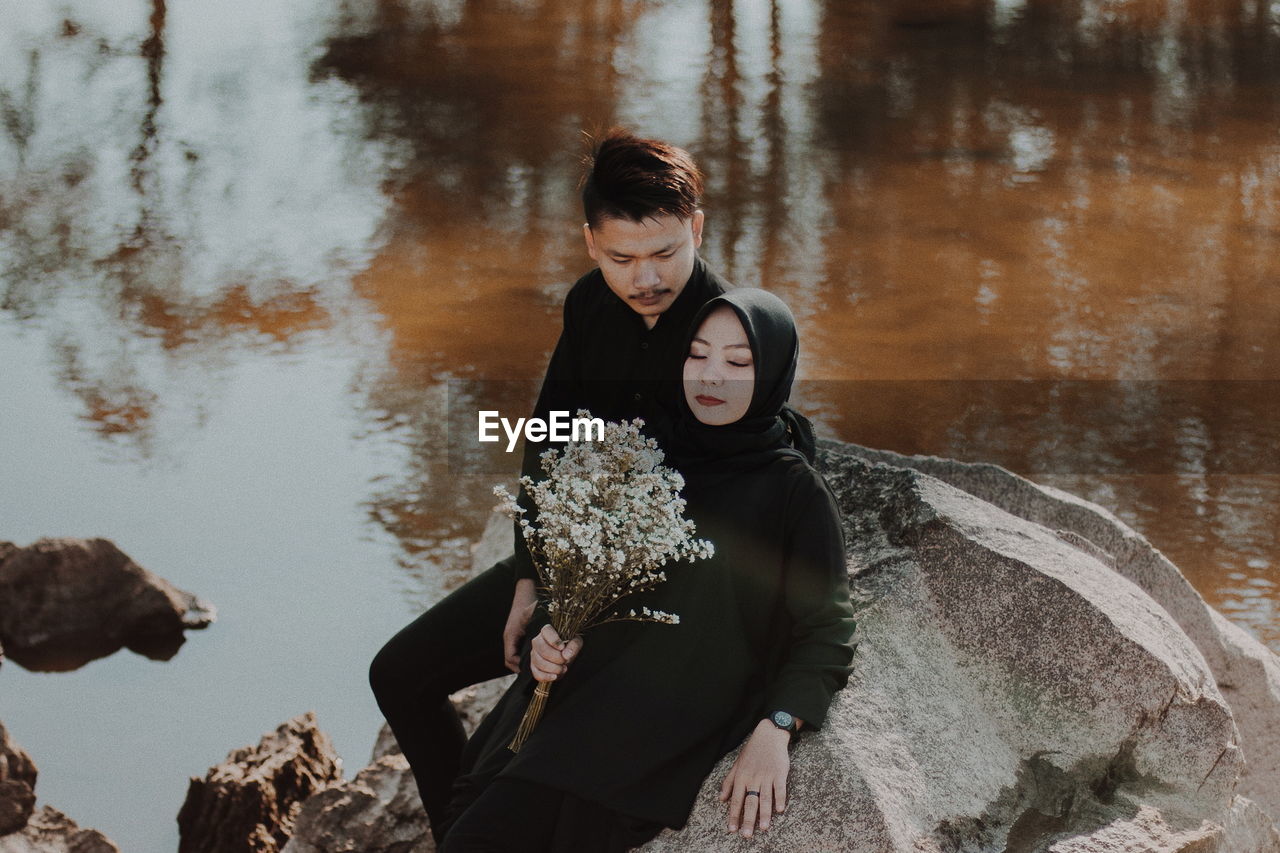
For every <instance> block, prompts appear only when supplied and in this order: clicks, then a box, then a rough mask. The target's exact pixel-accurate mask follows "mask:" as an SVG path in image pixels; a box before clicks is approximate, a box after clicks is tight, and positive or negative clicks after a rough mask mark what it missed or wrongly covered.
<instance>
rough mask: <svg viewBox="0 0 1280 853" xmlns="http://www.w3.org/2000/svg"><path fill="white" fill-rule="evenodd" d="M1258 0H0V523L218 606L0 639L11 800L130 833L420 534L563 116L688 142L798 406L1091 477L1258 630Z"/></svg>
mask: <svg viewBox="0 0 1280 853" xmlns="http://www.w3.org/2000/svg"><path fill="white" fill-rule="evenodd" d="M1277 82H1280V13H1278V12H1277V11H1276V8H1275V7H1272V6H1269V5H1267V4H1263V3H1256V2H1240V0H1235V2H1225V1H1224V2H1187V1H1186V0H1184V2H1180V3H1172V4H1170V3H1163V2H1161V3H1155V2H1126V3H1108V4H1102V3H1094V2H1086V0H1081V2H1075V3H1071V2H1061V3H1056V2H1055V3H1047V2H1016V0H999V2H986V3H980V2H964V0H935V2H925V0H916V2H893V3H872V2H843V1H842V2H837V0H827V2H819V0H797V2H788V3H781V2H775V3H770V2H764V1H763V0H759V2H757V0H736V2H726V0H705V2H691V3H676V2H668V3H662V2H622V0H577V2H563V1H562V2H554V0H546V2H542V3H531V2H518V1H517V0H512V2H507V3H497V2H474V1H472V2H469V1H468V0H452V1H451V2H450V0H437V2H430V0H402V1H401V2H391V0H381V2H378V3H376V4H354V3H344V2H341V0H331V2H327V3H326V2H320V3H303V2H299V0H268V2H255V3H248V2H232V3H222V4H217V7H216V8H213V7H210V6H208V4H197V3H192V2H188V1H187V0H178V2H175V0H152V2H124V3H118V4H115V5H114V6H112V8H111V11H110V12H109V13H108V12H106V11H102V10H100V9H98V8H97V7H95V6H94V5H93V4H88V3H82V2H67V3H62V4H58V5H54V4H48V3H39V2H37V3H23V2H19V0H0V126H2V127H3V132H0V270H2V271H3V273H2V275H3V279H2V280H0V400H4V401H5V404H4V406H3V407H0V436H3V439H4V440H3V441H2V442H0V538H4V539H8V540H12V541H15V542H17V543H18V544H22V545H25V544H28V543H30V542H31V541H33V540H35V539H36V538H38V537H40V536H46V535H72V536H93V535H101V536H106V537H109V538H111V539H113V540H114V541H115V542H116V543H117V544H119V545H120V547H121V548H123V549H124V550H125V551H126V552H127V553H129V554H130V555H131V556H133V557H134V558H135V559H136V560H138V561H139V562H140V563H142V564H143V565H145V566H147V567H148V568H150V569H152V570H153V571H156V572H157V573H159V574H161V575H163V576H165V577H167V578H169V579H170V580H172V581H173V582H174V583H176V584H177V585H179V586H181V587H183V588H185V589H188V590H191V591H192V592H195V593H197V594H199V595H201V596H204V597H206V598H208V599H209V600H210V601H212V602H213V603H214V604H216V605H217V606H218V608H219V614H220V618H219V621H218V623H217V624H216V625H214V626H212V627H211V628H209V629H208V630H207V631H204V632H201V633H193V634H191V635H189V639H188V642H187V644H186V645H185V646H184V647H183V648H182V650H181V651H180V652H179V653H178V655H177V656H176V657H175V658H174V659H173V660H172V661H170V662H167V663H156V662H152V661H148V660H145V659H143V658H140V657H138V656H137V655H133V654H130V653H128V652H123V653H119V654H116V655H114V656H112V657H110V658H106V659H103V660H99V661H96V662H94V663H91V664H89V665H87V666H86V667H84V668H82V669H81V670H78V671H76V672H73V673H62V674H48V673H29V672H26V671H24V670H22V669H21V668H20V667H18V666H16V665H14V664H13V663H12V662H6V664H5V665H4V666H3V667H2V668H0V719H3V720H4V721H5V723H6V725H7V726H8V727H9V729H10V732H11V734H12V735H13V736H14V737H15V739H16V740H17V741H18V742H19V743H20V744H22V745H23V746H24V747H25V748H27V749H28V751H30V752H31V754H32V755H33V757H34V758H35V760H36V762H37V764H38V765H39V767H40V771H41V776H40V782H39V787H38V791H37V793H38V796H39V797H40V800H41V802H44V803H49V804H52V805H55V806H56V807H58V808H60V809H62V810H64V811H66V812H67V813H68V814H70V815H71V816H72V817H73V818H75V819H76V820H78V821H80V822H81V823H82V824H84V825H89V826H94V827H97V828H99V829H101V830H103V831H104V832H106V833H107V835H108V836H110V837H111V838H112V839H113V840H115V841H116V842H117V843H119V844H120V845H121V848H122V849H123V850H126V851H162V850H172V849H174V847H175V846H176V843H177V830H176V824H175V823H174V817H175V816H176V814H177V811H178V807H179V806H180V804H181V801H182V797H183V795H184V794H185V787H186V785H185V779H186V777H188V776H191V775H201V774H203V772H204V771H205V769H206V768H207V767H208V766H209V765H211V764H213V763H215V762H216V761H218V760H220V759H221V758H222V757H223V756H224V755H225V754H226V752H227V751H228V750H230V749H231V748H233V747H236V746H239V745H242V744H245V743H250V742H254V741H256V739H257V738H258V737H259V735H260V734H261V733H263V732H265V731H267V730H269V729H271V728H274V727H275V726H276V725H278V724H279V723H280V722H281V721H283V720H284V719H286V718H288V717H290V716H293V715H294V714H297V713H300V712H302V711H304V710H307V709H312V708H313V709H316V710H317V711H318V713H319V717H320V722H321V724H322V726H324V728H325V729H326V730H327V731H329V732H330V733H331V734H332V735H333V736H334V739H335V741H336V743H337V746H338V748H339V750H340V751H341V752H342V754H343V755H344V757H345V758H346V759H347V763H348V768H349V769H350V768H353V767H359V766H362V765H363V764H364V762H365V760H366V757H367V754H368V750H369V749H370V747H371V746H372V741H373V736H374V733H375V731H376V728H377V725H378V715H377V710H376V707H375V706H374V705H373V701H372V698H371V696H370V695H369V693H368V690H367V686H366V685H365V667H366V665H367V662H368V660H369V659H370V657H371V656H372V654H373V653H374V652H375V651H376V649H377V648H378V647H379V645H380V644H381V642H382V641H383V640H385V639H386V637H388V636H389V635H390V634H391V633H393V632H394V631H395V630H396V629H397V628H398V627H399V626H400V625H402V624H403V623H404V622H406V621H408V620H409V619H410V618H411V617H412V616H413V615H414V614H415V613H417V612H418V611H419V610H420V609H421V608H422V607H424V606H425V605H426V604H428V603H429V602H431V601H434V600H436V599H437V598H439V597H440V595H441V594H442V593H443V591H445V590H447V589H449V588H451V587H452V586H454V585H456V584H457V583H458V582H460V580H461V579H462V577H463V576H464V574H465V570H466V565H467V562H468V557H469V550H468V546H469V543H470V542H471V541H472V540H473V539H474V537H475V536H476V535H478V533H479V531H480V530H481V529H482V527H483V524H484V520H485V513H486V512H487V509H488V507H489V506H490V505H491V504H492V502H493V501H492V499H491V497H490V495H489V494H488V489H489V487H490V486H491V485H492V484H493V483H494V482H495V481H498V480H502V479H506V478H507V474H505V473H501V472H502V471H503V470H504V469H502V468H501V463H502V460H499V464H498V466H496V468H495V466H494V465H493V463H492V460H490V461H489V462H486V463H483V464H481V463H479V462H477V461H475V460H474V459H471V457H468V456H466V455H465V454H463V455H462V456H459V455H458V454H457V453H454V454H449V453H447V452H445V448H447V447H448V446H449V440H450V436H451V432H450V429H449V426H450V423H451V421H452V423H453V425H454V427H455V430H454V433H453V434H454V435H455V436H456V427H457V425H458V421H459V418H463V419H465V417H466V415H467V413H468V412H471V411H473V410H474V408H475V407H476V404H477V403H478V402H479V401H481V400H491V399H493V398H494V397H495V396H496V397H499V398H501V399H502V400H503V401H504V403H503V406H502V407H503V408H515V409H518V408H519V407H520V406H521V405H523V404H524V403H523V402H522V401H525V400H527V397H528V393H529V391H528V388H529V385H528V382H527V381H517V382H499V381H498V380H529V379H532V378H536V377H537V376H539V375H540V373H541V370H542V367H543V365H544V364H545V359H546V357H547V355H548V353H549V351H550V348H551V346H552V344H553V343H554V340H555V335H556V333H557V330H558V320H559V305H560V301H561V299H562V297H563V293H564V290H565V286H566V284H567V283H568V282H570V281H572V280H573V279H574V278H576V277H577V276H578V275H579V274H580V273H581V272H583V271H585V270H586V269H587V268H588V266H589V260H588V259H587V258H586V255H585V252H584V250H583V247H582V244H581V238H580V236H579V232H578V228H579V223H580V216H581V214H580V211H579V210H578V208H577V201H576V198H575V190H574V187H575V183H576V179H577V170H578V160H579V157H580V156H581V153H582V146H581V140H580V136H581V133H582V132H583V130H584V129H585V130H591V129H594V128H601V127H605V126H608V125H609V124H613V123H621V124H626V125H629V126H632V127H635V128H636V129H638V130H640V131H642V132H644V133H647V134H651V135H655V136H659V137H664V138H667V139H670V140H672V141H674V142H676V143H678V144H681V145H684V146H686V147H687V148H689V149H690V150H691V151H693V152H694V154H695V155H696V156H697V157H698V159H699V162H700V163H701V164H702V166H703V168H704V170H705V171H706V173H707V176H708V193H707V198H706V205H705V207H706V211H707V217H708V219H707V242H706V244H705V245H704V247H703V251H704V256H705V257H706V258H707V259H708V261H709V262H710V263H711V264H712V265H713V266H715V267H716V268H717V269H718V270H720V271H721V272H722V273H724V274H726V275H727V276H728V277H729V278H731V279H732V280H734V281H736V282H737V283H739V284H744V285H757V286H766V287H768V288H770V289H772V290H774V291H776V292H778V293H779V294H780V295H782V296H783V297H784V298H785V299H787V300H788V302H789V303H790V304H791V305H792V307H793V308H794V309H795V311H796V314H797V316H798V318H799V321H800V323H801V333H802V341H803V354H802V364H801V375H802V380H803V382H802V384H801V386H800V388H799V398H800V403H801V407H802V408H803V409H804V410H806V411H808V412H810V413H812V415H813V416H814V417H815V420H816V421H817V422H818V424H819V426H820V428H821V430H822V432H823V433H824V434H826V435H833V436H837V437H841V438H845V439H848V440H853V441H858V442H860V443H864V444H869V445H872V446H878V447H889V448H892V449H897V450H902V451H907V452H929V453H938V454H943V455H951V456H956V457H959V458H965V459H990V460H994V461H999V462H1001V463H1002V464H1005V465H1007V466H1008V467H1010V468H1012V469H1013V470H1017V471H1020V472H1022V473H1025V474H1028V475H1030V476H1032V477H1034V478H1036V479H1040V480H1042V481H1045V482H1051V483H1054V484H1056V485H1061V486H1063V487H1066V488H1070V489H1072V490H1074V491H1077V492H1078V493H1081V494H1083V495H1085V496H1086V497H1089V498H1091V499H1093V500H1097V501H1098V502H1100V503H1102V504H1103V505H1105V506H1108V507H1110V508H1111V509H1113V510H1114V511H1116V512H1117V513H1118V514H1119V515H1120V516H1121V517H1122V518H1124V519H1125V520H1126V521H1128V522H1129V523H1130V524H1132V525H1134V526H1135V527H1136V528H1138V529H1139V530H1141V531H1143V532H1144V533H1146V534H1147V535H1148V536H1149V538H1151V540H1152V541H1153V542H1154V543H1155V544H1156V545H1157V546H1158V547H1159V548H1161V549H1162V550H1163V551H1165V552H1166V553H1167V554H1168V555H1169V556H1170V557H1171V558H1172V559H1174V561H1175V562H1177V563H1178V564H1179V565H1180V566H1181V567H1182V568H1183V570H1184V571H1185V572H1186V573H1187V575H1188V577H1189V578H1190V579H1191V581H1192V583H1193V584H1195V586H1196V587H1197V589H1199V590H1200V591H1201V593H1202V594H1203V595H1204V596H1205V597H1206V598H1207V599H1208V600H1210V601H1211V602H1213V603H1214V604H1215V605H1217V606H1218V607H1219V608H1221V609H1222V610H1223V612H1225V613H1227V614H1228V615H1229V616H1230V617H1231V618H1233V619H1235V620H1236V621H1238V622H1240V623H1241V624H1244V625H1245V626H1246V627H1248V628H1250V629H1251V630H1252V631H1254V632H1255V633H1256V634H1258V635H1259V636H1260V637H1262V638H1263V639H1264V640H1265V641H1267V642H1268V643H1269V644H1270V645H1271V646H1272V648H1276V649H1280V618H1277V613H1276V610H1277V603H1278V602H1280V591H1277V588H1276V584H1277V582H1280V572H1278V570H1277V561H1278V560H1280V549H1278V548H1277V546H1276V541H1275V530H1276V529H1277V525H1278V523H1280V510H1278V509H1277V507H1278V506H1280V467H1277V456H1276V453H1275V448H1276V446H1277V444H1278V442H1277V435H1276V427H1275V423H1276V418H1275V415H1276V408H1277V407H1278V406H1280V394H1277V393H1276V392H1277V390H1280V386H1278V385H1277V384H1276V383H1277V381H1280V336H1277V335H1276V334H1275V330H1276V329H1277V328H1280V298H1277V296H1276V294H1275V284H1276V282H1277V281H1280V251H1277V247H1278V246H1280V131H1277V128H1280V121H1278V119H1280V86H1277V85H1276V84H1277Z"/></svg>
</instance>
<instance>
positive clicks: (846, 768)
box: [645, 454, 1280, 853]
mask: <svg viewBox="0 0 1280 853" xmlns="http://www.w3.org/2000/svg"><path fill="white" fill-rule="evenodd" d="M825 462H826V465H825V468H826V473H827V476H828V479H829V481H830V482H831V484H832V486H833V488H834V489H835V491H836V493H837V495H838V497H839V500H840V505H841V509H842V511H843V514H844V517H845V520H846V524H847V535H848V542H849V548H850V563H851V568H852V570H853V574H852V578H851V579H852V583H853V594H854V597H855V600H856V601H857V602H858V603H859V605H860V610H859V614H858V619H859V629H858V637H857V639H858V643H859V645H858V654H857V657H856V672H855V677H854V679H853V680H852V681H851V683H850V685H849V687H848V688H847V689H846V690H844V691H843V692H841V693H840V694H839V695H838V696H837V699H836V702H835V706H834V707H833V709H832V712H831V715H830V717H829V719H828V723H827V725H826V726H825V727H824V729H823V730H822V731H820V732H816V733H810V734H808V735H805V736H803V737H802V738H800V740H799V742H798V743H797V745H796V747H795V749H794V753H793V768H792V777H791V803H790V808H789V809H788V811H787V814H786V815H784V816H782V818H780V819H779V820H778V821H777V823H776V824H775V826H774V828H773V829H772V830H771V831H770V832H768V833H765V834H763V835H760V836H758V837H757V838H756V839H755V841H754V842H753V846H754V849H758V850H776V851H792V850H841V851H867V853H871V851H876V853H882V851H912V853H919V851H939V852H940V851H987V850H991V851H1001V850H1009V851H1055V853H1067V851H1070V853H1101V851H1112V850H1135V851H1136V850H1141V851H1164V850H1168V851H1187V853H1190V851H1193V850H1194V851H1196V853H1210V851H1218V852H1219V853H1252V852H1253V851H1280V835H1277V834H1276V832H1275V829H1274V828H1273V826H1272V821H1271V819H1270V818H1269V817H1268V816H1267V815H1266V814H1264V813H1263V812H1261V811H1260V810H1259V809H1258V807H1257V806H1256V805H1254V804H1253V803H1252V802H1251V801H1249V800H1247V799H1245V798H1243V797H1240V796H1238V795H1237V793H1236V789H1237V786H1238V784H1239V780H1240V777H1241V774H1242V771H1243V766H1244V761H1243V756H1242V754H1241V750H1240V748H1239V738H1238V733H1237V729H1236V726H1235V722H1234V718H1233V716H1232V712H1231V708H1230V706H1229V705H1228V703H1227V701H1226V700H1225V699H1224V697H1223V695H1222V692H1221V691H1220V690H1219V689H1218V687H1217V684H1216V683H1215V680H1214V677H1213V673H1212V672H1211V670H1210V668H1209V666H1208V664H1207V663H1206V662H1205V659H1204V656H1203V655H1202V654H1201V652H1200V651H1199V649H1198V648H1197V647H1196V645H1195V644H1194V643H1193V642H1192V641H1191V639H1190V638H1189V637H1188V636H1187V634H1186V633H1185V632H1184V631H1183V630H1182V629H1181V628H1180V626H1179V625H1178V623H1177V622H1176V621H1175V620H1174V619H1173V618H1172V617H1171V616H1170V615H1169V613H1168V612H1167V611H1166V610H1165V609H1164V608H1163V607H1161V606H1160V605H1159V604H1158V603H1157V602H1156V601H1155V600H1154V599H1153V598H1152V597H1151V596H1150V595H1148V594H1147V593H1146V592H1144V591H1143V589H1142V588H1140V587H1139V586H1138V585H1137V584H1135V583H1133V582H1132V581H1130V580H1128V579H1126V578H1124V577H1122V576H1121V575H1120V574H1118V573H1117V572H1116V571H1114V570H1113V568H1112V566H1111V565H1110V564H1109V562H1110V561H1109V560H1108V559H1107V556H1106V554H1105V553H1104V552H1103V551H1102V550H1101V549H1100V548H1098V547H1095V546H1094V545H1093V544H1092V543H1091V542H1090V541H1087V540H1085V539H1083V538H1081V537H1079V536H1066V537H1063V536H1060V535H1058V534H1057V533H1056V532H1055V530H1054V529H1051V528H1049V527H1046V526H1045V525H1043V524H1038V523H1034V522H1032V521H1029V520H1027V519H1025V518H1019V517H1018V516H1016V515H1013V514H1011V513H1009V512H1006V511H1004V510H1002V509H1000V508H998V507H996V506H994V505H992V504H991V503H988V502H986V501H983V500H979V499H977V498H975V497H974V496H973V495H971V494H968V493H966V492H963V491H961V490H959V489H957V488H955V487H952V486H950V485H948V484H946V483H943V482H941V481H940V480H938V479H935V478H933V477H930V476H927V475H924V474H922V473H920V472H918V471H915V470H910V469H908V468H901V467H888V466H886V465H873V464H869V463H868V462H867V461H865V460H862V459H858V458H856V457H854V456H852V455H845V454H837V455H832V456H829V457H828V458H827V459H826V460H825ZM1062 526H1063V525H1054V527H1055V528H1056V527H1062ZM1274 724H1275V720H1274V718H1273V725H1274ZM733 758H734V756H733V755H730V756H728V757H726V759H725V760H724V761H723V762H722V763H721V765H720V766H719V767H718V768H716V770H715V771H714V772H713V773H712V774H711V776H710V777H709V778H708V780H707V783H706V784H705V785H704V786H703V790H702V792H701V794H700V796H699V801H698V804H697V806H696V808H695V810H694V813H693V815H692V818H691V820H690V822H689V825H688V827H687V828H686V829H685V830H684V831H682V832H679V833H674V832H668V833H664V834H663V835H662V836H660V837H659V838H658V839H656V840H655V841H654V842H652V843H651V844H649V845H647V846H646V848H645V849H646V850H647V851H664V850H698V851H708V853H715V851H721V850H725V851H727V850H737V849H743V848H742V845H743V842H742V841H740V840H738V839H735V838H734V837H732V836H728V835H727V834H726V833H725V829H724V809H723V806H721V805H720V804H719V802H718V799H717V797H716V794H717V793H718V786H719V782H720V780H721V779H722V778H723V776H724V773H725V772H726V771H727V769H728V767H729V766H730V764H731V762H732V759H733Z"/></svg>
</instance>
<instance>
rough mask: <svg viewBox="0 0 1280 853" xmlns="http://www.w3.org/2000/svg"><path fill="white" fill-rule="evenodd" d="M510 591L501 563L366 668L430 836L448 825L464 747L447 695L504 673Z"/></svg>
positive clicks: (511, 577)
mask: <svg viewBox="0 0 1280 853" xmlns="http://www.w3.org/2000/svg"><path fill="white" fill-rule="evenodd" d="M514 589H515V572H514V569H513V568H512V565H511V559H510V558H508V559H507V560H503V561H501V562H499V563H496V564H495V565H494V566H493V567H492V568H490V569H488V570H486V571H484V572H482V573H481V574H479V575H477V576H476V577H474V578H472V579H471V580H470V581H468V582H467V583H465V584H463V585H462V586H461V587H459V588H458V589H456V590H454V591H453V592H452V593H450V594H449V595H448V596H446V597H445V598H443V599H442V600H441V601H440V602H439V603H437V604H436V605H435V606H434V607H432V608H431V609H430V610H428V611H427V612H425V613H423V614H422V615H421V616H419V617H418V618H417V619H415V620H413V621H412V622H410V623H409V624H408V625H407V626H405V627H404V628H403V629H402V630H401V631H400V632H399V633H398V634H396V635H395V636H394V637H392V638H391V639H390V640H388V641H387V644H386V645H385V646H383V647H382V650H381V651H379V652H378V654H377V655H375V656H374V658H373V663H372V664H371V665H370V666H369V684H370V686H371V687H372V688H373V695H374V697H375V698H376V699H377V700H378V707H379V708H380V709H381V710H382V716H383V717H385V718H386V720H387V723H388V724H389V725H390V726H391V731H392V733H393V734H394V735H395V736H396V741H397V742H399V744H400V749H401V751H402V752H403V753H404V757H405V758H406V759H407V760H408V762H409V766H410V767H411V768H412V769H413V776H414V779H415V780H416V781H417V783H418V792H419V794H421V796H422V804H423V806H425V807H426V810H427V817H428V818H429V819H430V821H431V831H432V833H433V834H437V833H441V831H442V829H443V828H444V827H445V826H446V824H447V822H448V817H449V801H450V798H451V791H452V787H453V782H454V779H455V777H457V775H458V768H459V762H460V760H461V756H462V750H463V746H464V745H465V744H466V740H467V738H466V733H465V731H464V730H463V728H462V721H461V720H460V719H459V718H458V713H457V711H455V710H454V708H453V704H452V703H451V702H450V701H449V694H450V693H454V692H456V691H458V690H461V689H462V688H464V687H468V686H470V685H472V684H476V683H478V682H481V681H488V680H489V679H491V678H497V677H499V676H502V675H506V674H508V672H509V670H508V669H507V668H506V665H505V663H504V653H503V648H502V630H503V628H504V627H506V624H507V614H508V613H509V612H510V610H511V597H512V593H513V592H514ZM440 840H441V836H440V835H439V834H437V835H436V841H437V843H439V841H440Z"/></svg>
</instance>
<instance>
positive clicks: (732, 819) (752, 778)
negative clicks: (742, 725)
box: [720, 720, 791, 838]
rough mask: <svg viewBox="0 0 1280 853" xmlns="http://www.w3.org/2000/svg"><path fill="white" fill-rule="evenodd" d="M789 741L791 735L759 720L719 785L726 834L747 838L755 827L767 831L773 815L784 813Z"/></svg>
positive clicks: (788, 769) (789, 767) (788, 767)
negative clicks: (726, 807)
mask: <svg viewBox="0 0 1280 853" xmlns="http://www.w3.org/2000/svg"><path fill="white" fill-rule="evenodd" d="M790 742H791V733H790V732H788V731H786V730H785V729H780V728H778V727H777V726H775V725H774V724H773V723H771V722H769V721H768V720H761V721H760V723H759V725H757V726H756V729H755V731H754V732H752V733H751V737H750V738H749V739H748V740H747V743H746V745H745V746H743V747H742V751H741V752H739V753H738V758H737V760H736V761H734V762H733V767H731V768H730V769H729V775H727V776H725V777H724V782H723V783H722V784H721V785H720V802H722V803H723V802H724V801H725V800H728V801H729V816H728V819H727V821H726V823H727V825H728V827H729V831H730V832H738V831H739V830H741V832H742V837H743V838H750V837H751V835H752V833H754V832H755V829H756V826H757V824H758V825H759V827H760V829H761V830H762V831H763V830H767V829H768V828H769V825H770V823H772V820H773V815H774V812H777V813H778V814H782V812H784V811H786V808H787V773H788V772H789V771H790V770H791V757H790V756H789V755H788V754H787V745H788V744H789V743H790ZM748 791H751V792H753V793H752V794H750V795H748V794H747V792H748Z"/></svg>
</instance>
